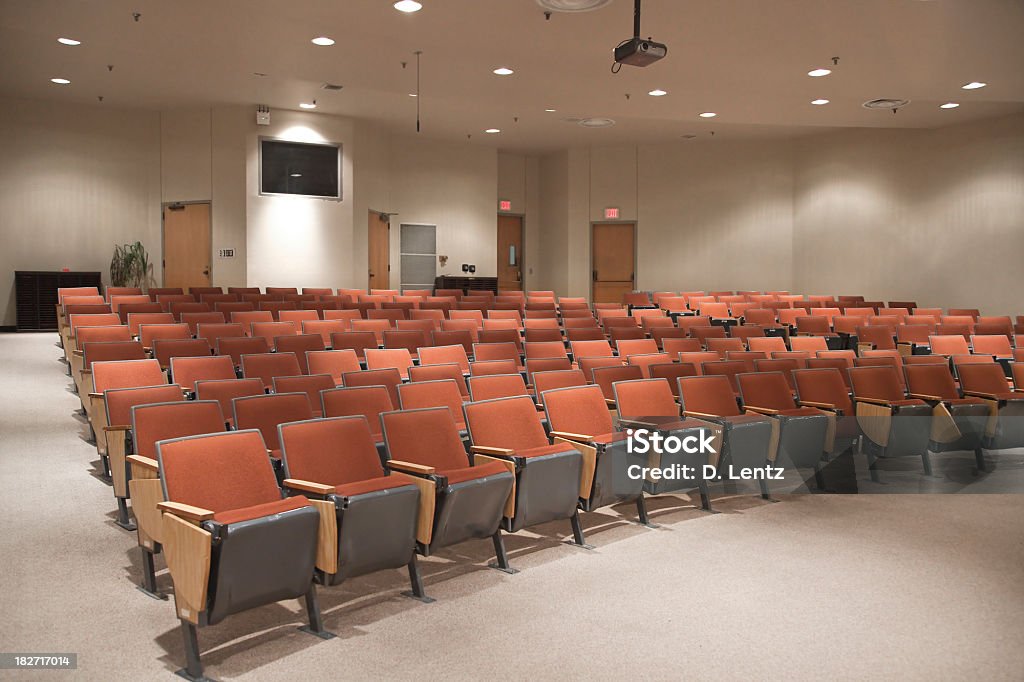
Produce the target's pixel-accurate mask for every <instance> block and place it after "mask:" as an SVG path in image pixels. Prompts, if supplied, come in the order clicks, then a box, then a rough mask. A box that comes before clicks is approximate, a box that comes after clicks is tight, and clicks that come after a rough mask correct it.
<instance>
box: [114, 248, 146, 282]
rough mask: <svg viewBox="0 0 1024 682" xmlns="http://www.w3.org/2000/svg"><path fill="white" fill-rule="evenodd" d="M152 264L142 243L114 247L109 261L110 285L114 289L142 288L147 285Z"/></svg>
mask: <svg viewBox="0 0 1024 682" xmlns="http://www.w3.org/2000/svg"><path fill="white" fill-rule="evenodd" d="M152 272H153V264H152V263H150V262H149V254H148V253H147V252H146V247H144V246H143V245H142V242H138V241H137V242H135V243H134V244H121V245H119V246H117V245H115V246H114V257H113V258H112V259H111V260H110V284H111V285H112V286H115V287H142V288H145V287H147V286H148V284H149V280H150V275H151V274H152Z"/></svg>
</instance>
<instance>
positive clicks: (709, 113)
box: [700, 111, 718, 118]
mask: <svg viewBox="0 0 1024 682" xmlns="http://www.w3.org/2000/svg"><path fill="white" fill-rule="evenodd" d="M715 116H718V114H716V113H715V112H713V111H705V112H704V113H703V114H701V115H700V117H701V118H714V117H715Z"/></svg>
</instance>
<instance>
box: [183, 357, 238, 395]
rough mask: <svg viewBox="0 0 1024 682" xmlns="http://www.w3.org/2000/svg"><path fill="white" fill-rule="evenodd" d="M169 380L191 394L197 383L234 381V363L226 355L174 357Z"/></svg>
mask: <svg viewBox="0 0 1024 682" xmlns="http://www.w3.org/2000/svg"><path fill="white" fill-rule="evenodd" d="M170 369H171V372H170V376H171V380H172V381H173V382H174V383H176V384H178V385H179V386H181V389H182V390H183V391H186V392H189V393H191V392H192V391H194V390H195V384H196V382H197V381H201V380H204V379H234V378H235V363H234V361H232V359H231V358H230V357H229V356H227V355H209V354H207V355H204V356H180V355H179V356H176V357H172V358H171V364H170Z"/></svg>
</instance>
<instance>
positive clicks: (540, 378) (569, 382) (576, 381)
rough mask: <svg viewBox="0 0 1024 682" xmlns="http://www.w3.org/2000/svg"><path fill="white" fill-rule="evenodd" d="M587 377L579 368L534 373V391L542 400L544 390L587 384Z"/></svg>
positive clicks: (538, 399) (538, 398) (538, 400)
mask: <svg viewBox="0 0 1024 682" xmlns="http://www.w3.org/2000/svg"><path fill="white" fill-rule="evenodd" d="M586 385H587V378H586V376H585V375H584V374H583V372H582V370H579V369H563V370H555V371H550V372H534V373H533V393H534V395H535V396H537V402H538V403H539V402H540V396H541V394H542V393H543V392H544V391H551V390H554V389H556V388H567V387H569V386H586Z"/></svg>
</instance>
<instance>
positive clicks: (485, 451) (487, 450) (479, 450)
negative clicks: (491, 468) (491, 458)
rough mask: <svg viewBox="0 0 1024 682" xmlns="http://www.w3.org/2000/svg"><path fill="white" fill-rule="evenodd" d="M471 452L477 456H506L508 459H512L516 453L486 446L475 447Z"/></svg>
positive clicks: (506, 449) (508, 449) (507, 449)
mask: <svg viewBox="0 0 1024 682" xmlns="http://www.w3.org/2000/svg"><path fill="white" fill-rule="evenodd" d="M469 451H470V452H472V453H474V454H477V455H504V456H506V457H511V456H512V455H514V454H515V452H516V451H515V450H512V449H510V448H491V447H487V446H486V445H474V446H472V447H471V448H470V449H469Z"/></svg>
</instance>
